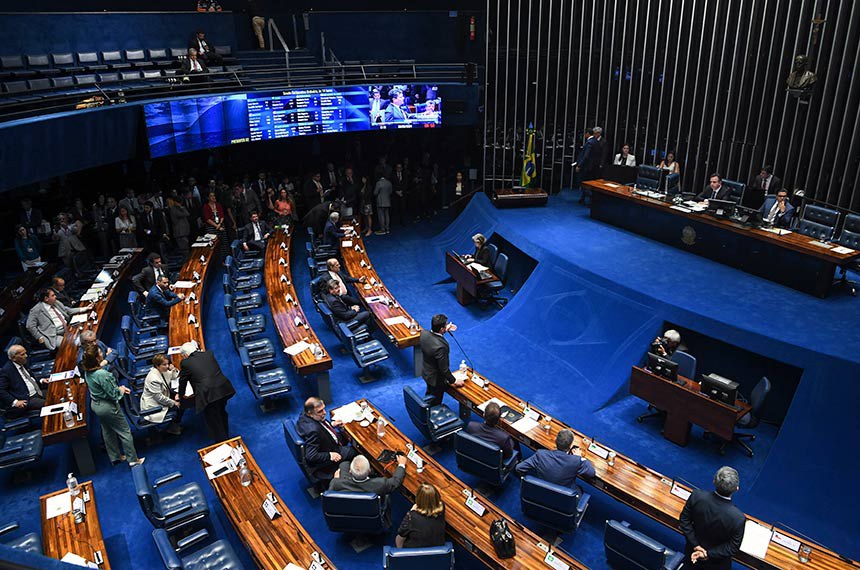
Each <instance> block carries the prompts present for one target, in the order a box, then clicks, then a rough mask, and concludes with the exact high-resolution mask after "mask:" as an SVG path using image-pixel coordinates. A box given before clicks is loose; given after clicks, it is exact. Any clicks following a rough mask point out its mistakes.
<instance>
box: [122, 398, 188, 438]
mask: <svg viewBox="0 0 860 570" xmlns="http://www.w3.org/2000/svg"><path fill="white" fill-rule="evenodd" d="M142 395H143V393H142V392H140V391H138V390H132V391H131V393H130V394H126V395H125V396H124V397H123V398H122V399H121V400H120V405H121V406H122V411H123V413H124V414H125V417H126V418H128V423H129V425H130V426H131V428H132V429H133V430H135V431H138V432H143V433H145V434H149V433H150V432H151V431H152V430H154V429H158V428H163V427H167V426H168V425H169V424H170V422H172V421H173V419H174V418H175V417H176V408H171V409H169V410H168V411H167V413H166V414H165V415H164V420H163V421H161V422H159V423H155V422H152V421H151V420H150V418H151V417H152V415H153V414H157V413H158V412H160V411H161V406H155V407H154V408H148V409H144V410H142V409H140V397H141V396H142Z"/></svg>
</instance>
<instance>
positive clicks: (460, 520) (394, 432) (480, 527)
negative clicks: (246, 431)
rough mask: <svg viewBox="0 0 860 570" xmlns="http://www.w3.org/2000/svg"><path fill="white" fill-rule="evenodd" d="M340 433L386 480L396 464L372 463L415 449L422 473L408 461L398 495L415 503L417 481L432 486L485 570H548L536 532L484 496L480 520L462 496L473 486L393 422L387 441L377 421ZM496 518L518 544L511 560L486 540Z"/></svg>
mask: <svg viewBox="0 0 860 570" xmlns="http://www.w3.org/2000/svg"><path fill="white" fill-rule="evenodd" d="M368 405H369V407H370V409H371V410H372V411H373V412H374V416H376V417H379V412H378V411H377V410H376V409H375V408H374V407H373V404H372V403H371V402H368ZM344 429H345V430H346V431H347V433H348V434H349V436H350V438H352V440H353V442H354V444H355V446H356V447H357V448H358V449H360V450H361V451H362V453H364V454H365V456H367V458H368V459H369V460H370V463H371V464H372V465H373V467H374V469H376V470H377V471H378V472H380V473H385V475H387V476H391V474H392V473H394V469H395V468H396V467H397V464H396V463H395V462H392V463H391V464H390V465H387V466H386V465H382V464H380V463H379V461H377V460H376V458H377V457H379V454H380V452H381V451H382V450H383V449H391V450H393V451H402V452H404V453H406V452H407V451H408V447H407V445H413V447H415V449H416V451H417V453H418V454H419V455H420V457H421V458H423V460H424V471H423V472H422V473H417V472H416V470H415V464H414V463H412V462H411V461H407V462H406V478H405V479H404V480H403V485H402V486H401V487H400V491H401V492H402V493H403V494H404V495H405V496H406V497H407V498H408V499H409V500H410V501H414V500H415V493H417V492H418V487H419V485H420V484H421V483H431V484H432V485H433V486H435V487H436V488H437V489H438V490H439V493H440V494H441V495H442V501H443V502H444V503H445V522H446V523H447V524H446V531H447V533H448V534H449V535H450V536H451V538H452V539H454V540H456V541H457V542H458V543H459V544H460V545H462V546H463V547H464V548H466V550H468V551H470V552H471V553H472V554H473V555H475V556H476V557H477V558H478V559H479V560H481V561H482V562H483V563H484V564H486V565H487V566H488V567H490V568H521V569H524V570H525V569H533V568H548V566H547V565H546V564H544V561H543V560H544V558H545V557H546V552H545V551H544V550H541V548H540V547H539V546H538V543H543V544H545V542H544V541H543V540H542V539H541V538H540V537H539V536H538V535H537V534H535V533H533V532H532V531H530V530H528V529H527V528H525V527H523V526H521V525H520V524H519V523H518V522H517V521H516V520H515V519H513V518H512V517H510V516H508V515H506V514H505V513H504V512H503V511H502V510H501V509H499V508H498V507H496V506H495V505H493V503H491V502H489V501H488V500H487V499H486V498H485V497H482V496H480V495H477V494H476V498H477V500H478V502H479V503H480V504H482V505H483V506H484V507H486V509H487V511H486V512H485V513H484V514H483V516H480V517H479V516H478V515H477V513H475V512H474V511H472V510H471V509H470V508H469V507H467V506H466V505H465V500H466V496H465V495H464V494H463V491H464V490H467V489H471V488H470V487H469V486H468V485H466V484H465V483H463V482H462V481H460V480H459V479H457V478H456V477H454V476H453V475H452V474H451V473H450V472H449V471H448V470H447V469H445V468H444V467H442V466H441V465H440V464H439V463H437V462H436V460H435V459H433V458H432V457H431V456H429V455H427V454H426V453H425V452H424V450H422V449H421V448H420V447H418V446H417V445H415V444H413V443H412V442H411V441H410V440H409V439H408V438H407V437H406V436H405V435H403V433H401V432H400V430H398V429H397V428H396V427H394V425H393V424H388V425H387V426H386V428H385V431H386V433H385V437H384V438H382V439H379V438H378V437H377V435H376V423H375V422H374V423H372V424H370V425H369V426H368V427H361V426H360V425H359V424H358V423H357V422H354V421H353V422H350V423H348V424H345V425H344ZM499 518H503V519H506V520H507V521H508V527H509V528H510V530H511V533H512V534H513V535H514V540H515V541H516V545H517V555H516V557H514V558H508V559H500V558H498V557H497V556H496V553H495V550H494V549H493V545H492V543H491V542H490V524H491V523H492V522H493V521H494V520H496V519H499ZM554 553H555V556H556V558H558V559H559V560H562V561H564V563H565V564H568V565H569V566H570V567H571V568H582V569H584V568H587V567H586V566H585V565H584V564H582V563H581V562H579V561H577V560H576V559H575V558H573V557H572V556H570V555H569V554H567V553H566V552H564V551H563V550H557V549H554Z"/></svg>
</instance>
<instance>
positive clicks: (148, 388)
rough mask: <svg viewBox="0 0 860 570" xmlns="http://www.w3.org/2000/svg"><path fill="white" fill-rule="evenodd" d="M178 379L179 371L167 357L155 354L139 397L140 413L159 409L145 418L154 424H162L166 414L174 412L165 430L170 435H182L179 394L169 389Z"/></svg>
mask: <svg viewBox="0 0 860 570" xmlns="http://www.w3.org/2000/svg"><path fill="white" fill-rule="evenodd" d="M178 378H179V370H177V369H176V368H175V367H174V366H173V364H171V363H170V360H169V359H168V358H167V356H165V355H163V354H156V355H155V356H153V357H152V368H151V369H150V370H149V373H147V375H146V380H145V381H144V384H143V394H142V395H141V397H140V411H141V412H143V411H145V410H150V409H152V408H161V411H159V412H155V413H154V414H152V415H149V416H146V419H147V420H148V421H150V422H152V423H154V424H160V423H162V422H163V421H164V418H165V416H167V412H169V411H170V410H171V409H175V410H176V416H175V417H174V419H173V421H171V422H170V425H169V426H167V429H166V430H165V431H167V433H169V434H171V435H179V434H181V433H182V427H181V426H180V425H179V423H180V422H181V421H182V413H183V410H182V408H181V406H180V404H179V394H177V393H176V392H175V391H173V390H171V388H170V385H171V383H172V382H173V381H174V380H177V379H178Z"/></svg>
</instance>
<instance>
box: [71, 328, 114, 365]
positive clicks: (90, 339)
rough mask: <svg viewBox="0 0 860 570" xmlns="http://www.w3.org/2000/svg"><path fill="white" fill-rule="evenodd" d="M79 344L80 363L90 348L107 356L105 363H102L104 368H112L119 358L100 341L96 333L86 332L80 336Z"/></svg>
mask: <svg viewBox="0 0 860 570" xmlns="http://www.w3.org/2000/svg"><path fill="white" fill-rule="evenodd" d="M77 344H78V362H80V361H81V360H82V359H83V358H84V352H85V351H86V349H87V347H88V346H95V347H96V348H98V349H99V350H101V351H102V354H104V355H105V361H104V362H102V363H101V365H102V368H110V366H112V365H113V363H114V361H115V360H116V357H117V352H116V351H115V350H114V349H112V348H111V347H109V346H108V345H106V344H105V343H103V342H102V341H100V340H99V339H98V337H97V336H96V333H95V331H92V330H89V329H87V330H85V331H83V332H82V333H81V334H80V336H79V337H78V338H77Z"/></svg>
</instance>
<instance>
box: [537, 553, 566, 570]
mask: <svg viewBox="0 0 860 570" xmlns="http://www.w3.org/2000/svg"><path fill="white" fill-rule="evenodd" d="M543 561H544V562H546V564H547V566H549V567H550V568H555V569H556V570H569V569H570V566H568V565H567V564H565V562H564V561H563V560H559V559H558V558H556V557H555V554H553V553H552V552H547V553H546V557H545V558H544V559H543Z"/></svg>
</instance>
